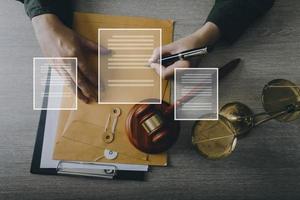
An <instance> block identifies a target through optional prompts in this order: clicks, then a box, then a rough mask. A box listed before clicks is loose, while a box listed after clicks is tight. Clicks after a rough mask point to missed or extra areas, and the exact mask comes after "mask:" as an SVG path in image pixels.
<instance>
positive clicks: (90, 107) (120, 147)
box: [53, 13, 173, 166]
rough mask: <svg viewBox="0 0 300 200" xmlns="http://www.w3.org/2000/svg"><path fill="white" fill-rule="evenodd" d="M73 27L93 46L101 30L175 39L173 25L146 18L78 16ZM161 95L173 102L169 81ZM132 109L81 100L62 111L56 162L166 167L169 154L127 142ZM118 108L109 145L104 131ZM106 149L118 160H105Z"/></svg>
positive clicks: (92, 63)
mask: <svg viewBox="0 0 300 200" xmlns="http://www.w3.org/2000/svg"><path fill="white" fill-rule="evenodd" d="M73 27H74V29H75V30H76V31H77V32H78V33H79V34H80V35H82V36H84V37H86V38H88V39H90V40H92V41H94V42H97V38H98V35H97V33H98V28H161V29H162V43H163V44H168V43H170V42H172V36H173V21H171V20H158V19H149V18H144V17H127V16H109V15H101V14H87V13H75V15H74V26H73ZM86 56H87V57H88V62H89V65H90V66H91V67H93V70H94V72H95V73H97V67H98V66H97V64H98V59H97V55H95V54H87V55H86ZM162 92H163V94H162V97H163V100H164V101H166V102H171V89H170V83H169V81H163V84H162ZM132 106H133V105H125V104H122V105H111V104H106V105H103V104H101V105H100V104H97V103H94V104H85V103H83V102H82V101H80V100H78V109H77V110H76V111H61V112H60V118H59V126H58V130H57V136H56V145H55V149H54V153H53V158H54V159H56V160H73V161H88V162H94V161H97V162H105V163H123V164H145V165H159V166H164V165H166V164H167V155H166V153H162V154H146V153H143V152H141V151H139V150H137V149H136V148H135V147H134V146H133V145H132V144H131V143H130V141H129V139H128V138H127V134H126V133H125V120H126V117H127V114H128V112H129V110H130V108H131V107H132ZM115 107H118V108H120V109H121V115H120V117H119V119H118V123H117V127H116V132H115V139H114V141H113V142H112V143H110V144H106V143H104V142H103V139H102V137H103V132H104V131H103V130H104V127H105V124H106V121H107V118H108V115H109V113H110V112H111V110H112V109H113V108H115ZM110 126H111V123H110ZM110 126H109V127H110ZM105 149H109V150H112V151H116V152H118V156H117V158H116V159H114V160H108V159H106V158H105V157H104V155H103V154H104V153H103V152H104V150H105Z"/></svg>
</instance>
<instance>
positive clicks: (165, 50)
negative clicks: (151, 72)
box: [149, 44, 174, 63]
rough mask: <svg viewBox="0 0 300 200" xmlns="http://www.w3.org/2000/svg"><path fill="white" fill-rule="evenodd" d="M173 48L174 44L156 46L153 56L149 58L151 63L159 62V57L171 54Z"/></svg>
mask: <svg viewBox="0 0 300 200" xmlns="http://www.w3.org/2000/svg"><path fill="white" fill-rule="evenodd" d="M173 50H174V46H173V45H172V44H169V45H165V46H162V47H157V48H155V49H154V50H153V53H152V56H151V57H150V59H149V63H157V62H158V61H159V59H161V56H162V55H166V54H171V52H172V51H173Z"/></svg>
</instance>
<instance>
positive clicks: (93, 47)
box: [80, 37, 111, 55]
mask: <svg viewBox="0 0 300 200" xmlns="http://www.w3.org/2000/svg"><path fill="white" fill-rule="evenodd" d="M80 41H81V44H82V46H83V47H85V48H86V49H88V50H90V51H92V52H95V53H97V52H98V44H97V43H95V42H93V41H91V40H88V39H86V38H82V37H81V38H80ZM110 53H111V50H109V49H107V48H105V47H102V46H100V54H104V55H107V54H110Z"/></svg>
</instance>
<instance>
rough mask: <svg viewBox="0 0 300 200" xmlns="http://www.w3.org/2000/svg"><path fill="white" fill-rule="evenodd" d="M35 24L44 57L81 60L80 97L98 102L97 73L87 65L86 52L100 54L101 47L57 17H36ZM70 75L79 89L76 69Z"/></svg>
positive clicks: (33, 21)
mask: <svg viewBox="0 0 300 200" xmlns="http://www.w3.org/2000/svg"><path fill="white" fill-rule="evenodd" d="M32 24H33V27H34V30H35V34H36V37H37V39H38V42H39V44H40V47H41V49H42V52H43V54H44V56H46V57H77V59H78V73H77V75H78V76H77V83H78V97H79V98H80V99H81V100H83V101H85V102H86V103H89V102H91V101H97V97H98V95H97V94H98V89H97V85H98V78H97V74H95V73H93V72H92V70H91V68H90V67H89V66H88V65H87V62H86V59H85V56H84V52H88V51H91V52H94V53H97V52H98V45H97V44H96V43H94V42H92V41H89V40H87V39H86V38H83V37H81V36H80V35H79V34H77V33H75V32H74V31H73V30H71V29H70V28H68V27H66V26H65V25H64V24H62V23H61V21H60V20H59V19H58V17H56V16H55V15H53V14H44V15H39V16H36V17H34V18H32ZM100 53H102V54H109V53H110V51H109V50H107V49H105V48H101V49H100ZM76 67H77V66H76ZM65 71H66V70H65ZM66 73H67V72H66ZM68 75H69V76H70V77H71V78H72V80H73V81H72V83H73V84H74V85H73V87H72V88H75V85H76V84H75V80H76V77H75V69H73V70H72V72H71V73H70V74H68Z"/></svg>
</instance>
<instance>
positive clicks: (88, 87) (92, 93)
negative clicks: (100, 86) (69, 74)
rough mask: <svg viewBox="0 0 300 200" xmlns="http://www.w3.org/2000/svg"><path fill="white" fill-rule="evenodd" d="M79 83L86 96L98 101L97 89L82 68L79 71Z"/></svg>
mask: <svg viewBox="0 0 300 200" xmlns="http://www.w3.org/2000/svg"><path fill="white" fill-rule="evenodd" d="M77 85H78V88H79V89H80V90H81V92H82V94H83V95H84V96H86V97H87V98H88V99H89V100H94V101H97V89H96V88H94V87H93V86H92V84H90V83H89V81H88V80H87V79H86V78H85V77H84V75H83V74H82V72H81V71H80V70H79V71H78V80H77Z"/></svg>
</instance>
